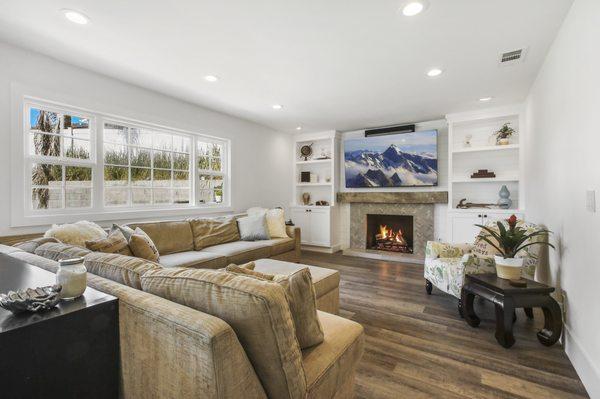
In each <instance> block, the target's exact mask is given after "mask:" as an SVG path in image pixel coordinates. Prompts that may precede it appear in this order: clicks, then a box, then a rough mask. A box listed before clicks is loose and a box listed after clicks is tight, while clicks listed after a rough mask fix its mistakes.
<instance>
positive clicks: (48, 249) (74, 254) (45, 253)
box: [34, 242, 92, 261]
mask: <svg viewBox="0 0 600 399" xmlns="http://www.w3.org/2000/svg"><path fill="white" fill-rule="evenodd" d="M91 252H92V251H90V250H89V249H85V248H82V247H80V246H77V245H70V244H63V243H61V242H47V243H45V244H42V245H40V246H39V247H37V248H36V249H35V251H34V253H35V254H36V255H38V256H42V257H44V258H46V259H52V260H56V261H59V260H61V259H73V258H81V257H83V256H85V255H87V254H89V253H91Z"/></svg>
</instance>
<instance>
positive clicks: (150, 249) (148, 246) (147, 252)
mask: <svg viewBox="0 0 600 399" xmlns="http://www.w3.org/2000/svg"><path fill="white" fill-rule="evenodd" d="M129 248H131V252H133V254H134V255H135V256H137V257H138V258H142V259H148V260H151V261H152V262H158V261H159V259H160V254H159V253H158V249H156V245H154V243H153V242H152V240H151V239H150V237H148V234H146V233H144V230H142V229H140V228H139V227H138V228H137V229H135V230H134V232H133V235H132V236H131V239H130V240H129Z"/></svg>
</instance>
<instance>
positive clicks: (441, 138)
mask: <svg viewBox="0 0 600 399" xmlns="http://www.w3.org/2000/svg"><path fill="white" fill-rule="evenodd" d="M433 129H437V131H438V185H437V186H434V187H402V188H380V189H377V190H375V189H370V188H346V182H345V179H344V176H345V173H344V156H343V154H344V140H346V139H351V138H361V137H364V134H365V131H364V130H354V131H351V132H344V133H342V134H341V146H342V149H341V151H340V152H341V154H342V156H341V157H340V163H339V168H340V169H339V173H340V176H341V179H340V191H342V192H373V191H386V192H389V191H394V192H398V191H403V192H412V191H448V124H447V123H446V120H445V119H439V120H434V121H427V122H419V123H417V124H416V130H433ZM447 211H448V204H435V205H434V226H433V230H434V235H435V239H436V240H442V241H444V240H446V238H447V235H446V224H447V213H448V212H447ZM339 236H340V241H341V246H342V249H347V248H349V246H350V204H340V223H339Z"/></svg>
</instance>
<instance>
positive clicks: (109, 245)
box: [85, 229, 133, 256]
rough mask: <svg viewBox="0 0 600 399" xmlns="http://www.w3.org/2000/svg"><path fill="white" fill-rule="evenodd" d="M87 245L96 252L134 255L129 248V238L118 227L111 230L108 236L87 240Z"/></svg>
mask: <svg viewBox="0 0 600 399" xmlns="http://www.w3.org/2000/svg"><path fill="white" fill-rule="evenodd" d="M85 247H86V248H87V249H89V250H90V251H94V252H104V253H107V254H121V255H127V256H133V252H131V249H129V244H128V243H127V239H126V238H125V236H124V235H123V233H121V230H118V229H117V230H111V232H110V233H109V234H108V237H105V238H99V239H97V240H88V241H86V242H85Z"/></svg>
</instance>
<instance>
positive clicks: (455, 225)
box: [451, 213, 483, 244]
mask: <svg viewBox="0 0 600 399" xmlns="http://www.w3.org/2000/svg"><path fill="white" fill-rule="evenodd" d="M451 219H452V223H451V226H452V242H453V243H454V244H462V243H473V242H474V241H475V237H477V234H479V231H480V230H481V228H480V227H477V226H475V225H476V224H482V220H483V217H482V215H481V214H479V213H465V214H454V215H452V216H451Z"/></svg>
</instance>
